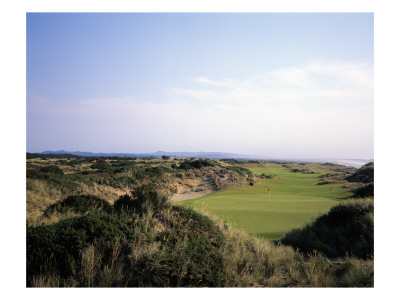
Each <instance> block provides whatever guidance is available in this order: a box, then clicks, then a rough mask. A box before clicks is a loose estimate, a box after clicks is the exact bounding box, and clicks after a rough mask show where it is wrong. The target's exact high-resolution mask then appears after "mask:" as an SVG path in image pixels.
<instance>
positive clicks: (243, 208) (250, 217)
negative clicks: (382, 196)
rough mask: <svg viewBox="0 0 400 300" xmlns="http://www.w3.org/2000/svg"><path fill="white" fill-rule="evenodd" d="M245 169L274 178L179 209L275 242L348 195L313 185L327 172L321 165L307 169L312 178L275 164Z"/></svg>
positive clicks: (331, 187) (339, 186)
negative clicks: (195, 211) (203, 212)
mask: <svg viewBox="0 0 400 300" xmlns="http://www.w3.org/2000/svg"><path fill="white" fill-rule="evenodd" d="M248 169H250V170H251V171H252V172H253V173H254V174H256V175H261V174H266V175H276V176H275V178H273V179H258V180H257V181H256V182H255V184H254V185H253V186H248V187H243V188H232V189H227V190H224V191H219V192H216V193H213V194H210V195H207V196H204V197H201V198H197V199H191V200H186V201H182V205H185V206H192V207H193V208H198V209H199V208H203V209H205V210H206V211H207V212H209V213H211V214H213V215H216V216H217V217H219V218H220V219H222V220H224V221H226V222H227V223H229V224H231V225H233V226H235V227H237V228H239V229H242V230H244V231H246V232H248V233H249V234H253V235H256V236H259V237H263V238H266V239H270V240H278V239H280V238H281V237H282V236H283V235H284V234H285V233H286V232H288V231H290V230H291V229H293V228H298V227H302V226H303V225H304V224H306V223H309V222H311V221H312V220H313V219H315V218H316V217H318V216H320V215H322V214H324V213H326V212H328V211H329V209H330V208H331V207H332V206H334V205H336V204H338V202H339V201H341V199H345V198H346V197H348V196H349V195H351V193H349V190H348V189H346V188H344V187H343V184H324V185H318V184H317V183H318V181H319V179H318V176H320V175H322V174H326V173H328V172H329V171H330V170H329V167H325V166H323V165H315V166H314V165H311V169H309V170H310V171H312V174H304V173H301V172H292V171H291V170H290V169H288V168H285V167H284V166H282V165H279V164H270V165H268V166H267V167H249V168H248ZM268 189H270V192H268Z"/></svg>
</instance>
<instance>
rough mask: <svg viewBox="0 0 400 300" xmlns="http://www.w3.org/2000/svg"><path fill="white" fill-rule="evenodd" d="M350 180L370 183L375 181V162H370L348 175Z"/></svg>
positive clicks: (347, 178)
mask: <svg viewBox="0 0 400 300" xmlns="http://www.w3.org/2000/svg"><path fill="white" fill-rule="evenodd" d="M346 180H347V181H350V182H362V183H370V182H374V163H368V164H366V165H364V166H362V167H361V168H360V169H358V170H357V171H355V172H354V173H353V174H351V175H350V176H348V177H346Z"/></svg>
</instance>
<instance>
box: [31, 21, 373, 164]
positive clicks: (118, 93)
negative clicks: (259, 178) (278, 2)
mask: <svg viewBox="0 0 400 300" xmlns="http://www.w3.org/2000/svg"><path fill="white" fill-rule="evenodd" d="M26 30H27V31H26V113H27V116H26V126H27V128H26V142H27V152H41V151H45V150H61V149H62V150H67V151H91V152H126V153H148V152H155V151H158V150H162V151H195V152H197V151H210V152H211V151H212V152H214V151H218V152H229V153H238V154H249V155H259V156H264V157H270V158H302V159H304V158H314V159H318V158H343V159H345V158H347V159H350V158H353V159H354V158H360V159H372V158H373V156H374V76H373V75H374V14H373V13H116V14H112V13H89V14H86V13H27V15H26Z"/></svg>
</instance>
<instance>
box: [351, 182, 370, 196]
mask: <svg viewBox="0 0 400 300" xmlns="http://www.w3.org/2000/svg"><path fill="white" fill-rule="evenodd" d="M352 192H353V193H354V195H353V196H352V197H354V198H365V197H374V183H369V184H366V185H364V186H362V187H359V188H358V189H355V190H353V191H352Z"/></svg>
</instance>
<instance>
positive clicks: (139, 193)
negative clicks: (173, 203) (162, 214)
mask: <svg viewBox="0 0 400 300" xmlns="http://www.w3.org/2000/svg"><path fill="white" fill-rule="evenodd" d="M131 194H132V196H129V195H124V196H121V197H119V199H118V200H117V201H115V202H114V208H115V209H116V210H118V211H121V210H132V211H135V212H136V213H142V212H144V211H147V210H148V209H152V210H160V209H163V208H165V207H166V206H167V205H168V200H169V195H168V194H167V192H166V191H165V189H163V188H162V187H160V186H159V185H156V184H154V183H147V184H143V185H141V186H138V187H137V188H136V189H134V190H133V191H132V192H131Z"/></svg>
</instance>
